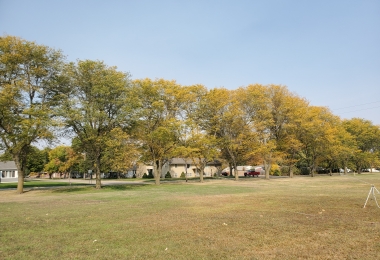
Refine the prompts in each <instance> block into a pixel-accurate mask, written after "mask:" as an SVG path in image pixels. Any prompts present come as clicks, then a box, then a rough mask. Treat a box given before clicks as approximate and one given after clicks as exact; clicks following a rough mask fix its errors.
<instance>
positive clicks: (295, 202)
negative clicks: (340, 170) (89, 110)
mask: <svg viewBox="0 0 380 260" xmlns="http://www.w3.org/2000/svg"><path fill="white" fill-rule="evenodd" d="M370 184H374V185H375V186H376V187H377V188H380V175H376V174H363V175H358V176H356V177H353V176H332V177H330V176H318V177H314V178H312V177H303V176H299V177H295V178H293V179H289V178H277V179H271V180H269V181H267V180H264V179H262V178H249V179H244V178H242V179H241V180H240V181H238V182H236V181H234V180H232V179H218V180H206V182H205V183H202V184H201V183H198V182H195V181H190V182H187V183H186V182H185V181H179V182H169V183H163V184H161V185H159V186H156V185H154V184H144V185H143V184H131V185H118V186H107V187H104V188H103V189H101V190H95V189H94V188H93V187H66V188H59V189H58V188H57V189H49V190H32V191H29V192H26V193H24V194H21V195H17V194H16V193H15V191H13V190H12V191H11V190H8V191H0V219H1V221H0V245H1V246H0V259H378V258H379V254H380V236H379V231H380V209H379V208H378V207H377V206H376V203H375V201H374V200H371V201H369V202H368V205H367V207H366V208H363V205H364V202H365V200H366V198H367V195H368V192H369V190H370V187H371V186H370ZM378 197H379V198H378V199H379V202H380V195H378Z"/></svg>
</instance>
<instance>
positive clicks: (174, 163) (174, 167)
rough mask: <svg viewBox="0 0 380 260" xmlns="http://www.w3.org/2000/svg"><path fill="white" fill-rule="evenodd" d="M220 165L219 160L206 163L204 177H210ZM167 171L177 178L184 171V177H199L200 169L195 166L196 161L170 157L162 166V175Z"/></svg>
mask: <svg viewBox="0 0 380 260" xmlns="http://www.w3.org/2000/svg"><path fill="white" fill-rule="evenodd" d="M220 166H221V163H220V162H219V161H213V162H210V163H207V165H206V167H205V168H204V175H203V176H205V177H212V176H214V174H215V173H218V167H220ZM167 172H170V175H171V177H172V178H179V177H181V174H182V173H184V174H185V176H186V177H199V174H200V169H199V168H198V167H197V161H195V163H194V161H193V160H192V159H189V158H187V159H185V158H172V159H170V160H169V162H168V163H166V164H165V165H164V166H163V167H162V176H161V177H164V176H165V174H166V173H167Z"/></svg>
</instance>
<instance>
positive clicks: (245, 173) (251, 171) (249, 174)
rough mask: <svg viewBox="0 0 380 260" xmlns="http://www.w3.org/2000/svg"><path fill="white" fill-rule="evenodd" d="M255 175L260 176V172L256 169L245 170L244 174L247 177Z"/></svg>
mask: <svg viewBox="0 0 380 260" xmlns="http://www.w3.org/2000/svg"><path fill="white" fill-rule="evenodd" d="M255 175H256V176H257V177H259V175H260V172H257V171H255V170H254V169H252V170H248V171H246V172H244V176H245V177H249V176H252V177H255Z"/></svg>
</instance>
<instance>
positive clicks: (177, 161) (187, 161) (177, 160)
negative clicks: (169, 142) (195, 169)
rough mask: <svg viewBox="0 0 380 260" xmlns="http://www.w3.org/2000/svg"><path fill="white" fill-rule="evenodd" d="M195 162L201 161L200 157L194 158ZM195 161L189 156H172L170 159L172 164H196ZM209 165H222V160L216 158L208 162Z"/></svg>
mask: <svg viewBox="0 0 380 260" xmlns="http://www.w3.org/2000/svg"><path fill="white" fill-rule="evenodd" d="M194 161H195V163H198V162H199V159H197V158H195V159H194ZM194 161H193V160H192V159H189V158H186V159H184V158H172V159H171V160H170V164H194ZM207 165H208V166H220V165H222V163H221V162H219V161H218V160H214V161H212V162H208V163H207Z"/></svg>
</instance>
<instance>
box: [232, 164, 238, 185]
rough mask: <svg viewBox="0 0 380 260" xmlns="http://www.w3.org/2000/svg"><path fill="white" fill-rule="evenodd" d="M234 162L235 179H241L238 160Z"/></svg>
mask: <svg viewBox="0 0 380 260" xmlns="http://www.w3.org/2000/svg"><path fill="white" fill-rule="evenodd" d="M233 163H234V173H235V181H238V180H239V172H238V169H237V164H236V161H235V160H234V162H233Z"/></svg>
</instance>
